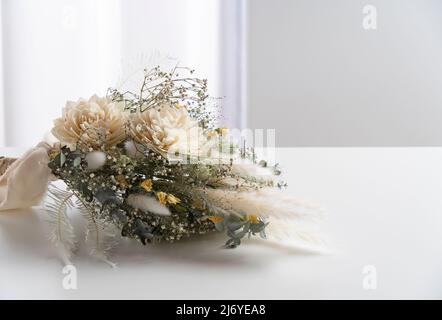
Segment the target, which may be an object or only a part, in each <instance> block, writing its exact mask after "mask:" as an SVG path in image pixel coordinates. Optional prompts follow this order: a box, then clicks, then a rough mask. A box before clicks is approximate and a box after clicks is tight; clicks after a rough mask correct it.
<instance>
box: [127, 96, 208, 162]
mask: <svg viewBox="0 0 442 320" xmlns="http://www.w3.org/2000/svg"><path fill="white" fill-rule="evenodd" d="M129 128H130V133H131V135H132V137H133V139H134V140H135V142H138V143H140V144H142V145H145V146H147V147H148V148H150V149H152V150H153V151H156V152H158V153H160V154H163V155H166V154H168V155H174V154H183V155H184V154H189V155H197V154H199V153H200V151H201V148H202V147H203V145H204V135H203V132H202V129H201V128H200V127H199V126H198V122H197V121H196V120H195V119H193V118H192V117H191V116H190V115H189V113H188V111H187V109H186V108H185V107H183V106H179V105H169V104H163V105H161V106H158V107H155V108H150V109H147V110H145V111H137V112H135V113H133V114H131V116H130V121H129Z"/></svg>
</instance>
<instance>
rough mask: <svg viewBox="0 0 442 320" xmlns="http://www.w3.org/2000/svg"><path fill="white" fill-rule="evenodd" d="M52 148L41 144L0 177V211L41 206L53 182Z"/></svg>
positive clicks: (43, 143) (15, 162)
mask: <svg viewBox="0 0 442 320" xmlns="http://www.w3.org/2000/svg"><path fill="white" fill-rule="evenodd" d="M50 148H51V147H50V145H49V144H47V143H45V142H41V143H39V144H38V145H37V146H36V147H35V148H32V149H31V150H29V151H27V152H26V153H25V154H24V155H23V156H22V157H21V158H20V159H18V160H16V161H14V163H12V164H11V166H10V167H9V168H8V169H7V170H6V172H5V173H4V174H3V175H2V176H1V177H0V211H4V210H13V209H24V208H30V207H32V206H35V205H38V204H40V202H41V201H42V199H43V197H44V195H45V194H46V191H47V188H48V184H49V181H50V180H51V170H50V169H49V167H48V163H49V156H48V151H49V150H50Z"/></svg>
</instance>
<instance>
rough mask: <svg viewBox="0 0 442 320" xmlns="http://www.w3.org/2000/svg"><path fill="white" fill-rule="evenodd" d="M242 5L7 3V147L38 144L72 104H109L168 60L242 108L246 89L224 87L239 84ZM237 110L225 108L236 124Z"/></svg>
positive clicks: (205, 0) (178, 0)
mask: <svg viewBox="0 0 442 320" xmlns="http://www.w3.org/2000/svg"><path fill="white" fill-rule="evenodd" d="M241 2H242V1H236V0H227V1H221V0H162V1H156V0H124V1H123V0H38V1H35V0H1V10H2V12H1V18H2V23H1V26H2V28H3V30H2V33H1V34H2V41H0V43H1V44H2V45H3V50H0V53H2V54H3V57H2V60H0V61H3V64H2V67H3V72H1V73H0V74H1V75H2V77H1V78H0V79H2V80H3V86H0V87H2V88H4V90H3V94H0V97H1V99H0V100H1V101H2V104H3V108H2V107H1V106H0V128H1V130H0V146H1V145H7V146H31V145H33V144H35V143H37V142H38V141H40V140H41V139H42V137H43V135H44V134H45V132H46V131H48V130H50V128H51V125H52V121H53V119H54V118H56V117H58V116H60V114H61V110H62V107H63V106H64V104H65V101H66V100H77V99H78V98H79V97H89V96H90V95H92V94H94V93H97V94H100V95H104V94H105V93H106V90H107V88H108V87H110V86H116V85H119V84H120V83H121V80H122V79H124V80H127V78H128V76H129V75H130V74H131V73H132V72H133V71H140V70H142V69H143V67H145V65H146V64H147V63H158V62H163V61H166V60H167V59H166V57H173V58H176V59H178V60H179V61H180V63H181V64H182V65H186V66H191V67H192V68H195V69H196V70H197V73H198V76H200V77H203V78H208V79H209V85H210V88H211V89H210V90H211V91H210V92H211V94H212V95H214V96H219V97H222V96H228V97H229V99H225V101H223V103H224V104H226V105H228V104H233V103H235V102H236V101H237V100H238V98H237V97H238V96H239V90H240V88H239V87H237V86H231V85H230V83H235V80H233V81H230V82H229V85H225V84H224V80H223V79H226V77H224V75H223V73H221V70H226V72H227V71H228V72H230V73H229V77H233V78H238V76H237V75H236V73H237V72H238V71H237V70H236V68H235V65H234V64H232V63H234V62H235V61H236V60H235V59H236V55H237V54H236V47H235V46H236V44H237V42H238V41H237V40H236V39H237V37H239V34H238V33H237V30H236V29H234V28H232V27H231V26H232V25H233V26H235V24H238V23H239V22H238V21H239V20H238V17H237V15H236V11H235V8H236V7H237V6H240V4H241ZM226 25H228V26H230V27H229V28H228V30H229V32H230V33H231V35H226V34H225V32H226V31H225V30H224V29H223V26H226ZM226 30H227V29H226ZM230 43H233V46H231V45H230ZM152 55H153V56H154V57H157V58H153V59H150V57H151V56H152ZM0 71H1V70H0ZM223 72H224V71H223ZM0 84H1V83H0ZM236 107H237V106H231V107H228V106H227V107H226V110H227V111H226V117H225V119H231V120H226V121H235V119H236V116H235V113H236V112H235V110H234V109H235V108H236ZM229 110H230V111H229ZM229 112H230V115H229ZM232 114H233V116H232ZM2 119H3V120H2ZM231 123H233V122H231ZM233 124H234V123H233Z"/></svg>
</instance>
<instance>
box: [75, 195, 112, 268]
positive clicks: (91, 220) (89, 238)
mask: <svg viewBox="0 0 442 320" xmlns="http://www.w3.org/2000/svg"><path fill="white" fill-rule="evenodd" d="M75 206H76V208H77V209H79V210H80V212H81V214H82V216H83V217H84V218H85V219H86V222H87V224H86V237H85V242H86V245H87V247H88V250H89V254H90V255H91V256H93V257H95V258H97V259H99V260H102V261H104V262H106V263H107V264H109V265H110V266H111V267H113V268H114V267H116V264H115V263H113V262H112V261H110V260H109V254H110V251H111V250H112V249H113V248H115V247H116V246H117V245H118V242H119V239H120V232H119V231H118V229H117V227H116V226H114V225H113V224H111V223H109V222H107V221H105V220H103V219H102V218H100V217H98V216H97V215H96V214H95V211H94V209H93V208H90V207H89V206H87V205H86V204H85V203H84V202H83V201H82V200H80V199H78V198H77V199H76V201H75Z"/></svg>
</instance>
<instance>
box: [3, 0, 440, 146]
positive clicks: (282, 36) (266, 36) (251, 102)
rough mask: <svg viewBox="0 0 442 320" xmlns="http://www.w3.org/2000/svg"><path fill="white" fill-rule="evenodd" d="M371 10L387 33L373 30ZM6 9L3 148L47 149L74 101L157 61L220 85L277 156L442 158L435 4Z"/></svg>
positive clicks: (64, 2) (176, 1) (139, 2)
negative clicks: (436, 153) (318, 149)
mask: <svg viewBox="0 0 442 320" xmlns="http://www.w3.org/2000/svg"><path fill="white" fill-rule="evenodd" d="M367 4H371V5H375V6H376V8H377V15H378V22H377V30H372V31H366V30H364V29H363V28H362V19H363V17H364V15H363V12H362V8H363V7H364V5H367ZM0 10H1V18H2V23H1V24H0V26H1V28H2V32H1V35H2V39H1V41H0V45H1V47H2V50H0V58H1V60H0V61H3V64H1V65H0V75H1V76H0V146H1V145H8V146H31V145H33V144H35V143H37V142H38V141H39V140H40V139H41V137H42V136H43V135H44V133H45V131H47V130H48V129H49V128H50V127H51V124H52V120H53V119H54V118H56V117H58V116H59V115H60V113H61V109H62V107H63V106H64V103H65V101H66V100H68V99H70V100H76V99H78V98H79V97H87V96H90V95H91V94H93V93H98V94H104V93H105V92H106V89H107V87H109V86H114V85H117V84H118V80H119V79H120V77H121V75H125V74H127V71H128V70H131V69H132V70H133V69H136V68H138V69H141V68H142V67H143V63H144V62H146V61H147V60H148V59H147V58H143V57H148V56H149V55H150V54H151V53H152V52H155V51H156V52H160V53H161V54H162V55H163V56H164V55H169V56H172V57H175V58H177V59H179V60H180V61H181V62H182V64H184V65H189V66H192V67H195V68H196V69H197V70H199V75H200V76H202V77H207V78H208V79H209V84H210V87H211V93H212V94H213V95H215V96H221V97H224V100H222V105H223V107H224V116H225V117H224V121H225V122H227V123H228V124H229V125H231V126H233V127H241V126H243V127H244V126H248V127H252V128H274V129H276V142H277V144H278V145H280V146H398V145H442V129H441V125H440V124H441V120H442V90H441V88H442V36H441V33H442V2H441V1H438V0H388V1H385V0H384V1H381V0H372V1H369V2H367V1H363V0H334V1H328V0H162V1H157V0H38V1H35V0H1V6H0ZM2 89H3V90H2ZM242 93H244V94H242ZM2 105H3V107H1V106H2ZM2 119H3V120H2Z"/></svg>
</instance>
